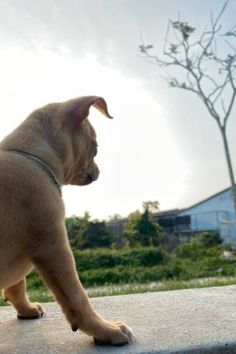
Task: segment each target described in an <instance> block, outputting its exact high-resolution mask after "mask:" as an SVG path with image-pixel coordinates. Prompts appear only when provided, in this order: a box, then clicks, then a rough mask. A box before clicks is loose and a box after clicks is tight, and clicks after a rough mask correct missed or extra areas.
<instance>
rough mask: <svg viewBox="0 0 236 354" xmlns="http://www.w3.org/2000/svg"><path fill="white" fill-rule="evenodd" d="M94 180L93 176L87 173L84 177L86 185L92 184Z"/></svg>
mask: <svg viewBox="0 0 236 354" xmlns="http://www.w3.org/2000/svg"><path fill="white" fill-rule="evenodd" d="M93 180H94V178H93V176H92V174H91V173H87V176H86V183H92V182H93Z"/></svg>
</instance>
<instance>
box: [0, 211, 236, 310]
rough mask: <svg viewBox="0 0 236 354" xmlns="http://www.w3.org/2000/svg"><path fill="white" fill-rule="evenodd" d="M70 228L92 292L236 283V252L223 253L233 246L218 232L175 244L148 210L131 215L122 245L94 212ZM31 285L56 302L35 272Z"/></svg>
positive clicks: (38, 295)
mask: <svg viewBox="0 0 236 354" xmlns="http://www.w3.org/2000/svg"><path fill="white" fill-rule="evenodd" d="M66 226H67V229H68V234H69V238H70V242H71V245H72V250H73V254H74V258H75V263H76V268H77V271H78V273H79V275H80V279H81V282H82V283H83V285H84V286H85V287H86V288H87V289H88V293H89V295H90V296H104V295H115V294H126V293H133V292H145V291H159V290H170V289H182V288H188V287H203V286H212V285H226V284H234V283H236V256H235V255H234V254H233V253H232V257H231V258H230V259H227V257H224V256H222V255H223V252H224V251H225V250H228V249H229V247H226V246H224V245H222V244H221V240H220V238H219V236H218V235H217V234H216V233H212V232H211V233H209V232H204V233H201V234H199V235H195V236H194V237H192V239H191V240H190V241H189V242H188V243H179V244H178V245H176V244H175V245H174V247H173V246H172V247H169V246H170V243H171V239H172V237H173V235H168V234H166V233H165V232H164V231H163V229H162V228H161V227H160V226H159V225H156V224H155V223H153V222H152V221H151V219H150V215H149V211H148V209H145V210H144V213H135V214H133V215H132V216H131V217H130V218H129V221H128V225H127V228H126V230H125V231H124V233H123V234H122V235H121V236H120V237H123V238H124V239H125V240H126V242H125V244H124V247H123V248H121V249H116V241H117V238H118V236H116V237H112V235H111V234H109V232H108V231H107V230H106V229H105V224H104V223H101V222H97V221H93V222H92V221H90V218H89V215H88V214H86V215H85V217H84V218H78V217H74V218H69V219H67V220H66ZM98 246H99V248H97V247H98ZM88 247H89V248H88ZM27 285H28V292H29V295H30V298H31V300H33V301H41V302H44V301H52V300H53V297H52V295H51V294H50V293H49V292H48V290H47V288H46V287H45V285H44V284H43V282H42V280H41V279H40V277H39V275H38V274H37V273H36V272H35V271H34V272H32V273H31V274H30V275H29V276H28V279H27ZM1 304H3V301H2V300H0V305H1Z"/></svg>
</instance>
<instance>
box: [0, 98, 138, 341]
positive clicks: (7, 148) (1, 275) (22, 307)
mask: <svg viewBox="0 0 236 354" xmlns="http://www.w3.org/2000/svg"><path fill="white" fill-rule="evenodd" d="M91 105H93V106H94V107H96V108H97V109H98V110H99V111H100V112H101V113H103V114H104V115H105V116H107V117H109V118H111V117H110V115H109V113H108V110H107V105H106V102H105V100H104V99H103V98H101V97H94V96H89V97H81V98H78V99H73V100H70V101H67V102H63V103H53V104H49V105H47V106H45V107H43V108H40V109H37V110H36V111H34V112H33V113H32V114H30V116H29V117H28V118H27V119H26V120H25V121H24V122H23V123H22V124H21V125H20V126H19V127H18V128H17V129H16V130H14V131H13V133H11V134H10V135H8V136H7V137H6V138H5V139H4V140H3V141H2V142H1V144H0V196H1V203H0V289H4V290H3V296H4V298H5V299H6V300H8V301H10V302H11V303H12V305H13V306H14V307H15V308H16V311H17V314H18V316H19V317H20V318H37V317H40V316H41V315H42V314H43V310H42V307H41V306H40V305H39V304H32V303H30V302H29V300H28V298H27V294H26V289H25V276H26V275H27V274H28V273H29V272H30V271H31V270H32V268H33V267H35V268H36V269H37V270H38V271H39V273H40V274H41V276H42V278H43V279H44V281H45V283H46V284H47V286H48V288H49V289H50V290H51V291H52V292H53V294H54V296H55V298H56V300H57V302H58V303H59V304H60V306H61V308H62V310H63V312H64V314H65V316H66V318H67V320H68V321H69V323H70V325H71V328H72V330H73V331H76V330H77V329H80V330H82V331H84V332H86V333H87V334H88V335H91V336H93V337H94V339H95V342H97V343H100V344H103V343H104V344H105V343H107V344H116V345H121V344H125V343H127V342H130V341H131V340H132V332H131V330H130V329H129V327H128V326H126V325H125V324H124V323H122V322H109V321H106V320H104V319H103V318H102V317H101V316H99V315H98V314H97V313H96V312H95V311H94V309H93V308H92V306H91V304H90V302H89V299H88V297H87V295H86V294H85V292H84V289H83V287H82V285H81V283H80V280H79V278H78V275H77V273H76V268H75V262H74V259H73V256H72V252H71V250H70V247H69V242H68V238H67V233H66V229H65V226H64V217H65V213H64V205H63V201H62V198H61V195H60V184H61V185H65V184H76V185H86V184H89V183H91V182H93V181H95V180H96V179H97V178H98V175H99V170H98V167H97V165H96V163H95V162H94V157H95V155H96V152H97V145H96V134H95V131H94V129H93V127H92V126H91V124H90V123H89V121H88V120H87V116H88V113H89V108H90V106H91Z"/></svg>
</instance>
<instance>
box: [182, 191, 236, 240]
mask: <svg viewBox="0 0 236 354" xmlns="http://www.w3.org/2000/svg"><path fill="white" fill-rule="evenodd" d="M178 217H188V218H189V223H188V225H185V227H183V228H182V232H201V231H218V232H219V235H220V237H221V238H222V240H223V241H224V242H225V243H231V244H233V245H235V246H236V220H235V216H234V206H233V197H232V190H231V188H227V189H225V190H223V191H222V192H219V193H217V194H215V195H213V196H211V197H209V198H207V199H205V200H203V201H201V202H199V203H197V204H195V205H193V206H191V207H189V208H186V209H183V210H181V211H180V212H179V213H178Z"/></svg>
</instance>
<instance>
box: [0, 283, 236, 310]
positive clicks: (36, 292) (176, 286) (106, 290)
mask: <svg viewBox="0 0 236 354" xmlns="http://www.w3.org/2000/svg"><path fill="white" fill-rule="evenodd" d="M233 284H236V277H213V278H201V279H192V280H187V281H183V280H182V281H181V280H164V281H160V282H151V283H147V284H139V283H134V284H121V285H108V286H99V287H92V288H87V289H86V291H87V294H88V295H89V297H100V296H112V295H125V294H136V293H146V292H154V291H167V290H180V289H192V288H206V287H211V286H226V285H233ZM28 295H29V298H30V300H31V301H38V302H50V301H54V299H53V296H52V295H51V294H50V293H49V292H48V291H47V290H44V289H41V288H39V289H29V291H28ZM0 305H6V303H5V302H4V301H3V299H2V298H0Z"/></svg>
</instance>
